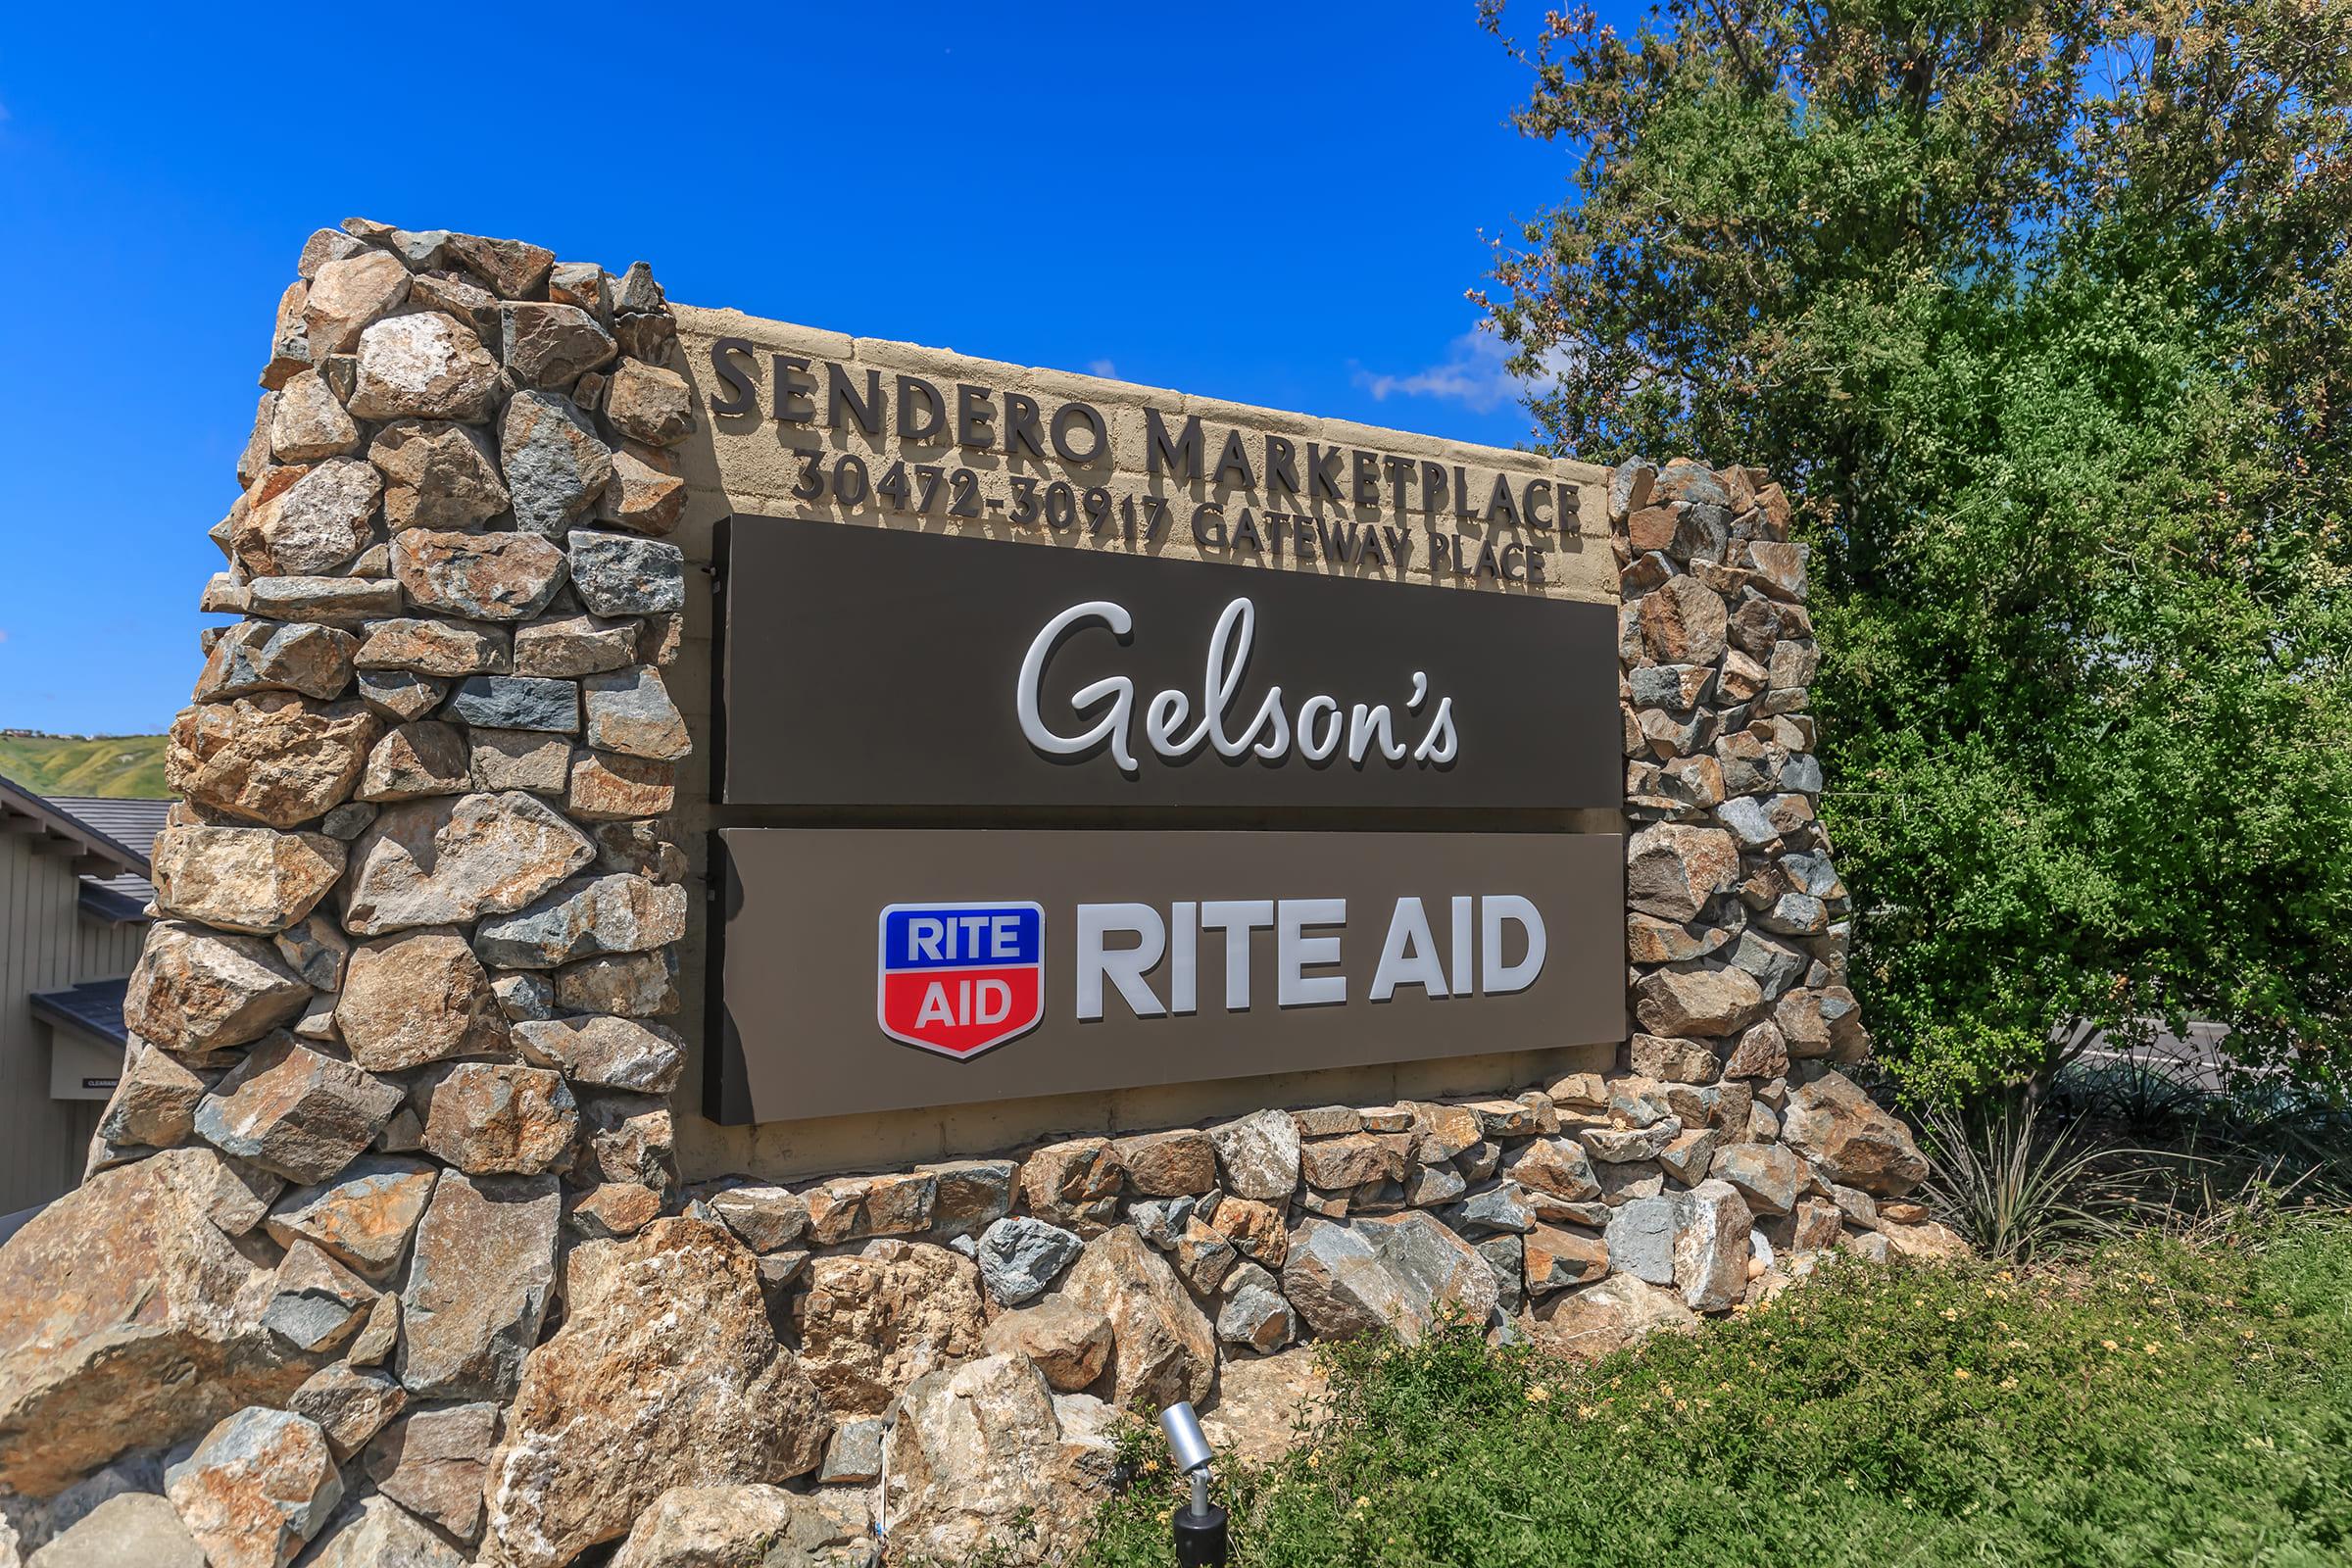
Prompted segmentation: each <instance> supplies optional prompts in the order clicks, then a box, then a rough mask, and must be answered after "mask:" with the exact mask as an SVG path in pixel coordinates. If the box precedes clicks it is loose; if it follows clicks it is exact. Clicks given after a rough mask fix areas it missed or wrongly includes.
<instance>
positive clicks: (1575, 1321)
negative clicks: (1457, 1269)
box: [1519, 1274, 1698, 1361]
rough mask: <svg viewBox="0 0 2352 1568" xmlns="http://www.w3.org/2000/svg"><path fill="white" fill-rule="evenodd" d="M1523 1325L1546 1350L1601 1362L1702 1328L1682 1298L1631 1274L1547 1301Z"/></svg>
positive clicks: (1537, 1306) (1550, 1298)
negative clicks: (1669, 1334) (1655, 1337)
mask: <svg viewBox="0 0 2352 1568" xmlns="http://www.w3.org/2000/svg"><path fill="white" fill-rule="evenodd" d="M1519 1321H1520V1327H1521V1329H1522V1330H1523V1331H1524V1332H1525V1333H1526V1334H1527V1337H1528V1338H1529V1339H1530V1340H1532V1341H1533V1342H1534V1343H1535V1344H1536V1345H1537V1346H1538V1347H1540V1348H1544V1349H1546V1350H1550V1351H1552V1352H1554V1353H1555V1354H1561V1355H1571V1356H1574V1357H1575V1358H1576V1359H1578V1360H1580V1361H1597V1360H1599V1359H1600V1358H1601V1357H1602V1356H1605V1355H1608V1354H1610V1353H1612V1352H1613V1351H1617V1350H1621V1349H1623V1348H1626V1347H1627V1346H1629V1345H1634V1344H1638V1343H1640V1342H1641V1341H1642V1340H1644V1339H1646V1338H1648V1337H1649V1336H1650V1335H1652V1334H1655V1333H1657V1332H1658V1331H1660V1330H1661V1329H1664V1330H1671V1331H1675V1332H1681V1333H1689V1332H1693V1331H1695V1330H1696V1329H1697V1327H1698V1317H1697V1315H1696V1314H1695V1313H1693V1312H1692V1311H1691V1308H1690V1307H1688V1306H1686V1305H1684V1304H1683V1299H1682V1298H1681V1297H1680V1296H1678V1295H1676V1294H1675V1293H1674V1292H1673V1291H1670V1290H1666V1289H1664V1288H1662V1287H1660V1286H1656V1285H1649V1284H1645V1283H1644V1282H1642V1281H1641V1280H1638V1279H1636V1278H1635V1277H1634V1276H1633V1275H1631V1274H1612V1275H1610V1276H1609V1277H1608V1278H1607V1279H1604V1280H1602V1281H1601V1282H1600V1283H1598V1284H1597V1285H1588V1286H1586V1287H1585V1288H1584V1289H1583V1290H1580V1291H1567V1292H1563V1293H1561V1294H1559V1295H1557V1296H1551V1297H1546V1298H1544V1299H1543V1300H1542V1301H1540V1302H1539V1303H1537V1304H1536V1305H1535V1306H1534V1307H1533V1308H1532V1309H1531V1310H1530V1311H1529V1312H1528V1313H1527V1314H1526V1315H1524V1316H1522V1317H1521V1319H1520V1320H1519Z"/></svg>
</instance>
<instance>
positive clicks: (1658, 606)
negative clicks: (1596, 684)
mask: <svg viewBox="0 0 2352 1568" xmlns="http://www.w3.org/2000/svg"><path fill="white" fill-rule="evenodd" d="M1730 618H1731V616H1730V612H1729V611H1728V610H1726V609H1725V607H1724V603H1723V597H1722V596H1721V595H1720V594H1718V593H1716V592H1715V590H1714V589H1712V588H1709V587H1708V586H1707V585H1706V584H1705V583H1703V582H1700V581H1699V580H1698V579H1697V578H1696V577H1691V576H1678V577H1670V578H1668V579H1667V580H1666V581H1665V582H1663V583H1660V584H1659V585H1658V586H1657V587H1656V588H1655V589H1653V590H1652V591H1651V592H1649V593H1648V594H1646V595H1644V596H1643V597H1642V601H1641V604H1640V607H1639V612H1638V619H1639V623H1640V626H1641V630H1642V651H1643V652H1645V653H1647V654H1648V655H1649V657H1650V658H1652V659H1654V660H1656V661H1657V662H1659V663H1661V664H1712V663H1714V662H1716V661H1717V660H1719V659H1721V658H1722V657H1723V655H1724V650H1725V649H1726V648H1728V647H1729V646H1730V643H1729V640H1728V636H1727V633H1728V631H1729V629H1730V628H1729V623H1730Z"/></svg>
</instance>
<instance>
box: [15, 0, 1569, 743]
mask: <svg viewBox="0 0 2352 1568" xmlns="http://www.w3.org/2000/svg"><path fill="white" fill-rule="evenodd" d="M198 15H200V16H201V17H202V20H201V21H192V20H190V18H191V17H192V16H198ZM1538 15H1539V14H1538V13H1537V12H1536V11H1535V10H1533V9H1529V10H1528V14H1526V15H1524V16H1522V17H1519V18H1518V19H1516V20H1517V22H1518V24H1519V25H1520V26H1521V28H1522V29H1523V30H1527V31H1531V32H1532V30H1533V29H1534V27H1535V25H1536V24H1537V21H1538ZM1528 84H1529V83H1528V74H1527V73H1526V71H1525V69H1524V68H1523V67H1521V66H1520V65H1519V64H1518V63H1517V62H1515V61H1513V60H1512V59H1511V58H1510V57H1509V56H1508V55H1507V54H1505V52H1504V51H1503V49H1502V48H1501V46H1500V45H1499V44H1498V43H1497V42H1496V41H1495V39H1494V38H1492V37H1491V36H1489V35H1488V34H1486V33H1485V32H1483V31H1482V30H1481V29H1480V28H1479V26H1478V25H1477V19H1476V15H1475V9H1474V7H1473V5H1472V4H1471V3H1470V0H1444V3H1440V0H1423V3H1418V4H1415V3H1400V4H1350V5H1345V6H1341V5H1329V6H1315V7H1305V6H1297V5H1288V6H1286V5H1281V4H1274V5H1266V4H1259V5H1253V6H1230V7H1227V6H1215V5H1201V6H1191V7H1161V6H1150V7H1145V6H1127V5H1115V6H1103V5H1100V4H1098V5H1088V6H1077V5H1072V6H1058V5H1006V6H986V7H975V6H929V5H884V4H872V3H869V4H864V5H825V6H821V7H811V6H806V5H799V4H791V3H786V4H781V5H772V6H766V7H741V6H736V7H726V8H702V7H691V6H644V5H636V6H627V7H614V8H610V9H606V8H600V7H595V6H590V5H585V4H582V5H574V6H556V7H552V8H551V7H547V6H533V7H530V8H528V9H523V8H515V9H512V10H508V9H505V8H501V7H497V6H485V5H471V6H464V7H458V8H454V9H449V8H442V9H433V8H428V9H427V10H425V11H422V12H406V11H401V10H397V9H395V10H391V11H386V10H383V9H381V8H374V7H366V6H348V7H343V6H308V7H300V8H296V9H294V10H280V9H278V8H274V7H273V8H270V10H269V11H268V12H265V11H263V10H262V8H259V7H249V6H248V7H240V6H234V5H232V6H228V7H221V8H212V9H208V10H205V11H203V12H200V13H191V12H189V11H187V10H185V9H184V8H180V7H172V8H170V9H169V10H166V9H161V8H158V9H155V10H152V11H147V10H145V9H144V8H142V7H139V6H136V5H133V6H130V7H127V8H125V7H118V6H109V7H80V6H63V7H51V6H37V7H36V6H26V7H20V8H18V10H17V11H16V12H15V13H14V14H13V15H12V18H11V22H10V25H9V28H8V29H7V33H6V35H5V36H4V37H0V235H5V243H0V298H5V300H6V301H7V308H6V310H5V312H4V313H0V349H4V350H5V356H6V368H5V373H0V471H4V472H5V473H6V474H7V475H8V479H7V482H6V483H5V485H0V541H4V543H5V551H4V553H0V562H5V565H4V566H0V728H33V729H46V730H58V731H72V732H98V733H123V732H135V731H151V730H157V729H161V728H163V727H164V726H165V725H166V724H168V723H169V722H170V720H171V716H172V713H173V712H174V711H176V710H177V709H178V708H179V707H180V705H181V704H182V703H184V702H185V700H186V697H187V692H188V688H189V687H190V685H191V684H192V683H193V681H194V679H195V675H196V672H197V669H198V666H199V655H198V652H197V647H196V629H197V627H198V625H199V624H200V621H199V618H198V616H197V615H196V613H195V603H196V596H197V593H198V591H199V589H200V588H201V587H202V585H203V583H204V580H205V578H206V577H207V575H209V574H210V573H211V572H212V571H214V570H216V569H218V568H219V567H220V565H221V560H220V557H219V554H218V552H217V551H215V550H214V548H213V547H212V545H211V544H210V543H209V542H208V541H207V540H206V539H205V537H204V533H205V530H206V529H207V528H208V527H210V526H211V525H212V524H213V523H214V522H215V521H217V520H218V519H219V518H220V517H221V515H222V514H223V513H225V512H226V510H227V508H228V505H229V503H230V501H231V500H233V499H234V497H235V482H234V479H233V477H232V473H231V470H232V468H233V466H234V464H235V461H236V456H237V453H238V451H239V450H240V449H241V447H242V446H243V444H244V440H245V436H246V432H247V429H248V428H249V426H250V424H251V422H252V417H253V408H254V403H255V400H256V398H257V397H258V396H259V390H258V388H257V387H256V386H255V383H254V377H255V374H256V372H258V371H259V369H260V368H261V366H262V363H263V360H264V359H265V357H266V349H267V347H268V342H269V332H270V317H271V312H272V310H273V307H274V305H275V302H276V299H277V295H278V292H279V290H280V289H282V288H283V287H284V285H285V284H286V282H287V281H288V280H289V279H290V278H291V277H292V275H293V266H294V259H295V255H296V253H297V251H298V250H299V249H300V248H301V245H302V241H303V238H304V236H305V235H307V234H308V233H309V232H310V231H311V230H312V229H314V228H318V227H321V226H325V225H329V224H332V223H333V222H335V221H337V220H339V219H341V218H343V217H345V216H347V215H352V214H359V215H365V216H367V217H369V218H375V219H379V220H382V221H387V222H393V223H398V224H402V225H404V226H408V227H416V228H428V227H430V228H457V229H466V230H471V231H473V232H478V233H489V234H500V235H513V236H516V237H521V238H527V239H530V240H534V241H536V242H538V243H540V244H544V245H548V246H552V247H553V248H554V249H555V250H556V252H557V253H558V254H559V255H560V256H562V257H564V258H565V259H569V260H580V261H597V262H602V263H604V264H606V265H607V266H609V267H613V268H618V267H622V266H625V265H626V264H628V263H629V262H631V261H634V260H637V259H639V258H643V259H645V260H647V261H649V262H651V263H652V264H653V266H654V270H655V273H656V275H657V276H659V277H660V278H661V279H662V283H663V285H664V286H665V287H666V288H667V289H668V291H669V294H670V297H671V298H673V299H677V300H682V301H687V302H691V303H694V304H702V305H731V306H735V307H737V308H740V309H742V310H745V311H749V312H752V313H754V314H756V315H760V316H769V317H777V318H781V319H786V320H793V321H800V322H804V323H807V324H810V325H815V326H824V327H831V328H835V329H838V330H842V331H847V332H853V333H858V334H860V335H868V336H876V337H892V338H903V339H908V340H912V341H916V342H922V343H929V344H936V345H941V346H946V347H951V348H956V349H959V350H962V351H964V352H967V353H973V354H980V355H985V356H989V357H991V358H996V359H1004V360H1012V361H1017V362H1021V363H1026V364H1036V365H1049V366H1055V367H1060V368H1069V369H1089V368H1092V369H1096V370H1099V371H1103V373H1115V374H1117V375H1120V376H1122V377H1125V378H1128V379H1131V380H1137V381H1144V382H1150V383H1154V384H1158V385H1164V386H1171V387H1179V388H1183V389H1185V390H1188V391H1197V392H1202V393H1207V394H1212V395H1216V396H1223V397H1231V398H1237V399H1242V400H1245V401H1248V402H1252V403H1260V404H1268V405H1273V406H1276V407H1283V408H1295V409H1300V410H1305V411H1308V412H1311V413H1315V414H1322V415H1333V416H1342V417H1352V418H1362V419H1368V420H1373V421H1376V422H1379V423H1384V424H1393V425H1399V426H1404V427H1408V428H1413V429H1421V430H1427V431H1431V432H1434V433H1438V434H1444V435H1451V436H1459V437H1462V438H1466V439H1471V440H1480V441H1492V442H1498V443H1504V444H1511V443H1516V442H1519V441H1521V440H1524V439H1525V438H1526V436H1527V433H1528V421H1527V418H1526V416H1525V413H1524V411H1523V410H1522V409H1521V408H1520V407H1519V405H1518V404H1517V402H1516V400H1515V397H1514V395H1513V389H1512V388H1511V387H1510V386H1509V385H1508V384H1507V382H1506V381H1505V380H1504V378H1503V377H1502V376H1501V373H1500V368H1499V363H1498V357H1497V356H1496V355H1495V353H1494V352H1493V351H1492V349H1491V347H1489V346H1487V345H1483V344H1481V343H1480V342H1479V341H1477V340H1475V339H1473V338H1472V337H1471V335H1470V333H1471V327H1472V325H1473V323H1474V321H1475V320H1476V311H1475V309H1474V308H1473V307H1472V306H1471V305H1470V304H1469V303H1468V302H1467V301H1466V300H1465V299H1464V298H1463V291H1464V290H1465V289H1467V288H1469V287H1471V286H1473V285H1475V284H1476V283H1477V282H1479V280H1480V279H1481V277H1482V275H1483V274H1484V271H1485V270H1486V267H1487V257H1488V250H1487V245H1486V241H1485V240H1484V239H1483V238H1482V230H1484V232H1485V233H1486V234H1495V233H1497V232H1507V231H1508V230H1509V229H1510V227H1511V225H1512V223H1513V221H1514V220H1515V219H1520V218H1525V217H1528V216H1531V215H1533V214H1534V213H1535V212H1537V211H1538V210H1540V209H1541V208H1543V207H1545V206H1548V205H1550V204H1553V203H1555V202H1557V201H1559V200H1560V199H1562V197H1563V195H1564V193H1565V180H1566V176H1567V172H1568V170H1567V164H1566V160H1565V157H1564V155H1563V154H1562V153H1560V152H1558V151H1557V150H1554V149H1551V148H1547V147H1544V146H1543V145H1541V144H1537V143H1532V142H1525V141H1522V140H1521V139H1520V138H1519V137H1518V136H1517V135H1516V134H1515V133H1514V132H1512V131H1511V129H1510V128H1509V126H1508V125H1507V124H1506V123H1505V117H1506V116H1507V115H1508V113H1509V111H1510V110H1511V108H1512V107H1513V106H1514V105H1515V104H1516V103H1518V102H1519V101H1520V100H1521V99H1522V98H1523V97H1524V96H1525V94H1526V91H1527V88H1528Z"/></svg>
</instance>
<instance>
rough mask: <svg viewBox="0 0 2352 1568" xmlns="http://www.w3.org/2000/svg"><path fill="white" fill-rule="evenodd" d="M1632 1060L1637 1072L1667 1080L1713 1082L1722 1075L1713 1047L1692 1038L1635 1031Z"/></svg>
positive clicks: (1682, 1082) (1644, 1075)
mask: <svg viewBox="0 0 2352 1568" xmlns="http://www.w3.org/2000/svg"><path fill="white" fill-rule="evenodd" d="M1630 1050H1631V1060H1632V1066H1633V1069H1634V1071H1636V1072H1637V1073H1640V1074H1641V1075H1642V1077H1644V1078H1656V1079H1659V1080H1661V1081H1663V1082H1666V1083H1677V1084H1711V1083H1713V1082H1715V1080H1716V1079H1718V1078H1720V1077H1721V1076H1723V1067H1722V1064H1721V1063H1720V1062H1718V1061H1717V1060H1716V1058H1715V1052H1714V1048H1713V1047H1711V1046H1706V1045H1702V1044H1699V1043H1697V1042H1695V1041H1691V1040H1674V1039H1669V1038H1667V1037H1665V1036H1662V1035H1648V1034H1636V1035H1635V1036H1634V1038H1633V1044H1632V1046H1631V1048H1630Z"/></svg>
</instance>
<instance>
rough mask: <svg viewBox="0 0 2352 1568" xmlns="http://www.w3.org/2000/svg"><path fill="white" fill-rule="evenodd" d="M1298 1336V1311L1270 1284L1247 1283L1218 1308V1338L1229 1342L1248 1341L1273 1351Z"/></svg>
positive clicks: (1260, 1351) (1258, 1349)
mask: <svg viewBox="0 0 2352 1568" xmlns="http://www.w3.org/2000/svg"><path fill="white" fill-rule="evenodd" d="M1261 1272H1262V1271H1261ZM1298 1337H1299V1318H1298V1314H1297V1313H1295V1312H1293V1311H1292V1310H1291V1303H1290V1302H1289V1301H1288V1300H1286V1299H1283V1296H1282V1293H1281V1292H1280V1291H1277V1290H1274V1289H1272V1288H1271V1287H1269V1286H1263V1285H1256V1284H1250V1285H1245V1286H1243V1287H1242V1288H1241V1289H1240V1290H1238V1291H1235V1292H1234V1293H1233V1294H1232V1295H1230V1296H1229V1297H1227V1298H1226V1300H1225V1304H1224V1305H1223V1306H1222V1307H1220V1308H1219V1309H1218V1311H1217V1338H1218V1339H1219V1340H1220V1341H1222V1342H1223V1343H1225V1344H1227V1345H1246V1346H1248V1347H1249V1348H1250V1349H1252V1350H1255V1351H1256V1352H1257V1353H1258V1354H1260V1355H1272V1354H1273V1353H1274V1352H1275V1351H1277V1350H1279V1349H1281V1348H1283V1347H1284V1346H1286V1345H1288V1344H1290V1343H1291V1341H1293V1340H1295V1339H1297V1338H1298Z"/></svg>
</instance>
